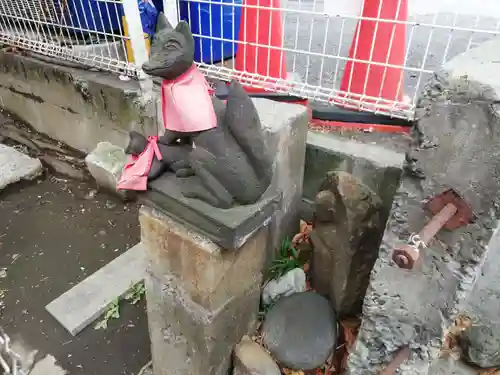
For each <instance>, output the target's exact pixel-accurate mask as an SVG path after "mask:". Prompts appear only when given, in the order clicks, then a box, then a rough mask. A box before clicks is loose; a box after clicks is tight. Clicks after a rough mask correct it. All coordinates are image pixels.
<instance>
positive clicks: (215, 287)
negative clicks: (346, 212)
mask: <svg viewBox="0 0 500 375" xmlns="http://www.w3.org/2000/svg"><path fill="white" fill-rule="evenodd" d="M139 219H140V223H141V233H142V235H141V241H142V243H143V244H144V247H145V249H146V252H147V258H148V271H147V276H146V280H145V284H146V292H147V310H148V321H149V331H150V337H151V351H152V360H153V371H154V374H155V375H226V374H227V373H228V370H229V367H230V359H231V353H232V350H233V348H234V346H235V345H236V344H237V343H238V342H239V341H240V340H241V338H242V337H243V336H244V335H245V334H249V333H251V332H252V331H253V329H254V327H255V323H256V319H257V314H258V309H259V296H260V285H261V282H262V268H263V263H264V262H265V258H266V244H267V241H268V228H267V226H265V225H263V226H261V227H260V228H258V229H257V230H255V231H254V232H253V233H250V234H249V235H248V236H247V237H246V239H245V241H242V245H241V247H240V248H239V249H233V250H231V251H227V250H225V249H223V248H221V247H220V246H218V245H216V244H215V243H214V242H212V240H209V239H208V238H207V237H205V236H203V235H200V234H199V233H197V232H196V231H194V230H191V229H189V228H188V227H186V226H184V225H182V224H180V223H179V222H177V221H174V220H173V219H171V218H169V217H168V216H166V215H164V214H161V213H159V212H158V211H156V210H154V209H152V208H147V207H143V208H142V209H141V211H140V216H139ZM267 222H268V221H267Z"/></svg>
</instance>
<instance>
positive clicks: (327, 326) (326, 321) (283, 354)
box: [262, 292, 337, 370]
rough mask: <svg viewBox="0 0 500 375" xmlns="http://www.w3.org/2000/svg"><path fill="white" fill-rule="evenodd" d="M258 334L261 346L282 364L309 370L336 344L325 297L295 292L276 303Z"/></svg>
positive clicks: (311, 293) (331, 319) (330, 312)
mask: <svg viewBox="0 0 500 375" xmlns="http://www.w3.org/2000/svg"><path fill="white" fill-rule="evenodd" d="M262 333H263V342H264V344H265V346H266V347H267V348H268V349H269V351H270V352H271V354H272V355H273V357H274V358H275V359H276V360H277V361H278V362H280V363H281V364H282V365H283V366H285V367H287V368H291V369H295V370H312V369H314V368H316V367H319V366H321V365H322V364H323V363H325V361H326V360H327V359H328V356H329V355H330V354H331V353H332V351H333V348H335V346H336V343H337V322H336V316H335V313H334V311H333V308H332V306H331V305H330V302H329V301H328V300H327V299H326V298H324V297H322V296H320V295H319V294H316V293H313V292H304V293H297V294H294V295H291V296H289V297H285V298H282V299H280V300H279V301H278V302H277V303H276V305H275V306H274V307H273V308H272V309H271V310H270V311H269V313H268V314H267V316H266V319H265V321H264V324H263V327H262Z"/></svg>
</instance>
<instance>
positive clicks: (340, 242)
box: [310, 171, 384, 318]
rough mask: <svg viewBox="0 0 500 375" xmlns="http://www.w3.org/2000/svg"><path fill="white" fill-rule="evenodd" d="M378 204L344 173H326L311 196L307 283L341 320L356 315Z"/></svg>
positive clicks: (378, 222) (377, 231)
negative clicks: (327, 300) (309, 275)
mask: <svg viewBox="0 0 500 375" xmlns="http://www.w3.org/2000/svg"><path fill="white" fill-rule="evenodd" d="M381 210H382V202H381V200H380V199H379V198H378V197H377V195H376V194H375V193H374V192H373V191H372V190H371V189H370V188H368V187H367V186H366V185H364V184H362V183H361V182H360V181H358V180H357V179H356V178H355V177H353V176H352V175H350V174H349V173H346V172H341V171H335V172H329V173H328V175H327V177H326V178H325V180H324V181H323V183H322V184H321V186H320V189H319V193H318V194H317V195H316V201H315V213H314V219H313V230H312V232H311V235H310V238H311V242H312V245H313V247H314V250H313V260H312V264H311V265H312V284H313V287H314V288H315V289H316V290H317V291H318V292H319V293H321V294H323V295H326V296H328V297H330V299H331V300H332V302H333V303H334V306H335V308H336V312H337V314H338V315H339V317H341V318H345V317H353V316H356V315H358V314H359V313H361V307H362V304H363V298H364V296H365V293H366V289H367V287H368V283H369V278H370V272H371V270H372V268H373V265H374V263H375V261H376V259H377V254H378V248H379V244H380V240H381V238H382V234H383V231H384V223H383V222H382V221H383V220H382V218H381V217H382V216H381Z"/></svg>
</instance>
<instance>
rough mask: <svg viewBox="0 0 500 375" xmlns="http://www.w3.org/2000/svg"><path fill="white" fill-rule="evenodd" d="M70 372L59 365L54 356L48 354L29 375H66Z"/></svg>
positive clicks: (36, 364)
mask: <svg viewBox="0 0 500 375" xmlns="http://www.w3.org/2000/svg"><path fill="white" fill-rule="evenodd" d="M67 373H68V372H67V371H66V370H64V369H63V368H62V367H61V366H59V365H58V364H57V360H56V359H55V357H54V356H52V355H50V354H48V355H47V356H45V357H44V358H43V359H41V360H40V361H38V362H37V363H35V366H34V367H33V369H32V370H31V371H30V373H29V375H66V374H67Z"/></svg>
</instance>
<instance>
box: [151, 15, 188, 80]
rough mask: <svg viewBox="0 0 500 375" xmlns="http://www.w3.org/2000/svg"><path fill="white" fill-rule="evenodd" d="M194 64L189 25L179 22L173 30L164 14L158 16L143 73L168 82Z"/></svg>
mask: <svg viewBox="0 0 500 375" xmlns="http://www.w3.org/2000/svg"><path fill="white" fill-rule="evenodd" d="M193 62H194V39H193V35H192V34H191V30H190V28H189V25H188V24H187V23H186V22H184V21H181V22H179V24H178V25H177V26H176V27H175V28H173V27H172V26H171V25H170V23H169V22H168V20H167V17H166V16H165V14H164V13H160V14H159V16H158V22H157V25H156V33H155V36H154V38H153V42H152V44H151V52H150V57H149V61H147V62H146V63H144V65H143V66H142V68H143V70H144V72H145V73H147V74H149V75H152V76H155V77H161V78H164V79H168V80H173V79H176V78H177V77H179V76H181V75H182V74H184V73H185V72H187V71H188V70H189V68H191V66H192V65H193Z"/></svg>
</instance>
